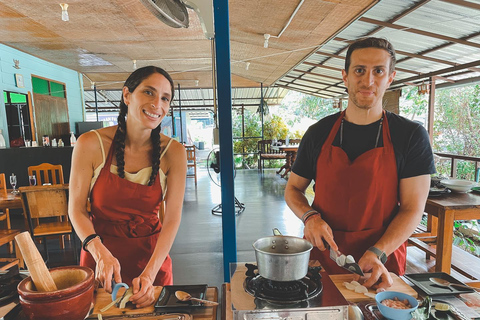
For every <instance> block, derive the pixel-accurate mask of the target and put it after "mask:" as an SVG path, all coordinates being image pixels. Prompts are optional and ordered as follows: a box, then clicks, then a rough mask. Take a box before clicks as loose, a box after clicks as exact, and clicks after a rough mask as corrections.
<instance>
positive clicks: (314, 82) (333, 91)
mask: <svg viewBox="0 0 480 320" xmlns="http://www.w3.org/2000/svg"><path fill="white" fill-rule="evenodd" d="M285 77H289V76H285ZM296 80H297V81H305V82H309V83H313V84H320V85H324V84H321V83H318V82H316V81H313V80H308V79H296ZM280 81H283V82H286V83H290V84H294V85H296V86H306V87H310V86H308V85H306V84H301V83H297V82H294V81H291V82H288V81H286V80H280ZM329 87H331V86H329V85H327V87H326V88H318V87H310V88H312V89H315V88H316V89H317V90H323V91H328V92H332V93H335V94H342V93H343V92H344V91H345V88H340V87H335V88H337V89H339V90H341V92H338V91H335V90H331V89H330V88H329Z"/></svg>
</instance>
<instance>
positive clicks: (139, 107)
mask: <svg viewBox="0 0 480 320" xmlns="http://www.w3.org/2000/svg"><path fill="white" fill-rule="evenodd" d="M171 96H172V88H171V86H170V82H169V81H168V80H167V78H165V77H164V76H163V75H161V74H160V73H153V74H151V75H150V76H148V77H147V78H145V79H144V80H143V81H142V82H141V83H140V84H139V85H138V86H137V87H136V88H135V90H134V91H133V92H130V91H129V90H128V88H127V87H123V101H124V102H125V104H126V105H127V106H128V112H127V115H128V116H127V119H129V120H130V121H134V122H136V123H139V124H142V125H143V126H145V127H146V128H148V129H155V128H156V127H157V126H158V125H159V124H160V122H162V119H163V118H164V117H165V115H166V114H167V112H168V109H169V108H170V100H171Z"/></svg>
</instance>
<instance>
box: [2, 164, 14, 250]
mask: <svg viewBox="0 0 480 320" xmlns="http://www.w3.org/2000/svg"><path fill="white" fill-rule="evenodd" d="M0 193H2V194H3V195H4V196H5V197H7V182H6V180H5V173H0ZM0 221H5V227H6V228H5V229H6V230H10V229H12V225H11V224H10V211H9V210H8V209H4V210H3V211H0ZM8 253H10V254H11V253H13V241H10V242H9V243H8Z"/></svg>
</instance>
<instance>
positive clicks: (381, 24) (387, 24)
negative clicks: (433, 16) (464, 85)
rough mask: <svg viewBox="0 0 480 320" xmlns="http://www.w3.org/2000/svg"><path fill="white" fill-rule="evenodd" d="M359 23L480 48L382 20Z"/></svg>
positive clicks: (477, 45)
mask: <svg viewBox="0 0 480 320" xmlns="http://www.w3.org/2000/svg"><path fill="white" fill-rule="evenodd" d="M359 21H362V22H366V23H371V24H376V25H380V26H384V27H388V28H392V29H396V30H400V31H405V32H409V33H414V34H419V35H423V36H427V37H430V38H435V39H439V40H444V41H448V42H453V43H457V44H463V45H465V46H470V47H474V48H480V43H475V42H470V41H467V40H462V39H457V38H453V37H449V36H445V35H443V34H438V33H434V32H429V31H424V30H420V29H415V28H410V27H406V26H401V25H398V24H393V23H388V22H383V21H380V20H375V19H371V18H366V17H362V18H360V19H359Z"/></svg>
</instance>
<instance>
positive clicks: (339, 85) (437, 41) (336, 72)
mask: <svg viewBox="0 0 480 320" xmlns="http://www.w3.org/2000/svg"><path fill="white" fill-rule="evenodd" d="M479 18H480V2H479V1H462V0H441V1H440V0H432V1H426V0H422V1H411V0H403V1H398V0H382V1H380V2H379V3H377V4H376V5H375V6H373V7H372V8H371V9H370V10H368V11H367V12H366V13H365V14H364V15H363V16H362V17H360V18H359V19H358V20H356V21H354V22H353V23H351V24H350V25H349V26H348V27H346V28H345V29H344V30H343V31H341V32H339V33H338V34H337V35H336V36H335V37H333V38H332V39H331V40H330V41H328V42H327V43H326V44H325V45H323V46H321V47H319V48H318V50H317V51H316V52H315V53H313V54H311V55H310V56H309V57H307V58H306V59H305V60H304V61H303V62H302V63H301V64H299V65H297V66H296V67H295V68H293V69H291V70H290V71H289V72H288V73H287V74H285V75H284V76H283V77H282V78H280V79H279V80H277V81H276V85H278V86H281V87H283V88H288V89H291V90H297V91H300V92H304V93H308V94H312V95H316V96H320V97H328V98H340V97H342V96H344V89H345V87H344V85H343V81H342V80H341V73H340V71H341V69H343V66H344V58H345V54H346V49H347V47H348V45H349V43H351V42H352V41H354V40H356V39H359V38H363V37H367V36H375V37H384V38H386V39H388V40H389V41H390V42H391V43H392V44H393V46H394V47H395V49H396V51H397V65H396V68H397V75H396V78H395V81H394V83H393V84H392V87H391V88H392V89H398V88H400V87H402V86H405V85H407V84H406V83H408V84H410V85H412V84H419V83H421V82H424V81H425V82H428V81H430V80H431V77H432V76H437V77H438V76H441V77H447V78H448V80H449V81H447V79H442V78H436V79H435V81H436V84H437V87H441V86H442V85H447V84H448V85H451V84H452V83H453V84H455V83H456V84H461V83H464V82H465V81H469V82H476V81H480V73H479V71H480V69H479V68H478V66H480V23H479V21H480V19H479ZM326 84H330V85H329V86H328V85H326ZM340 89H341V90H340ZM335 92H338V93H335Z"/></svg>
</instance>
